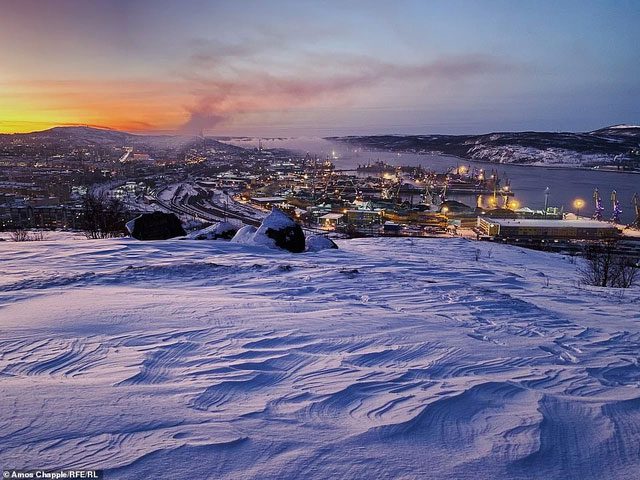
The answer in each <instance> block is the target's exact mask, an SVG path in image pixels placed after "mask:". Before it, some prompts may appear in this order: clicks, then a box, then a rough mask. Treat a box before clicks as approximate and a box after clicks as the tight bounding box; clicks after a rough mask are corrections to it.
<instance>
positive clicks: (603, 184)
mask: <svg viewBox="0 0 640 480" xmlns="http://www.w3.org/2000/svg"><path fill="white" fill-rule="evenodd" d="M257 142H258V140H257V139H245V140H242V141H234V142H232V143H234V144H236V145H239V146H244V147H248V146H251V145H254V144H255V145H257ZM262 145H263V147H264V148H288V149H291V150H296V151H299V152H305V153H306V152H311V153H314V154H316V155H318V156H320V158H325V157H327V156H329V157H331V158H332V161H333V162H334V163H335V165H336V168H337V169H349V168H355V167H357V166H358V165H359V164H366V163H368V162H374V161H377V160H382V161H384V162H387V163H389V164H392V165H421V166H422V167H424V168H427V169H432V170H435V171H438V172H443V171H445V170H446V169H447V168H449V167H455V166H456V165H470V166H471V167H476V168H483V169H485V171H489V172H490V171H491V170H492V169H494V170H496V171H497V172H498V175H499V176H500V177H501V178H504V177H506V178H508V179H509V180H510V181H511V187H512V189H513V191H514V192H515V198H516V199H517V200H518V201H519V202H520V204H521V205H526V206H528V207H530V208H533V209H539V208H542V207H543V206H544V200H545V199H544V194H545V189H546V188H547V187H549V205H551V206H557V207H563V208H564V211H565V212H574V211H575V209H574V207H573V201H574V200H575V199H576V198H581V199H583V200H584V201H585V206H584V207H583V208H582V210H581V211H580V214H581V215H588V216H590V215H591V214H592V213H593V192H594V190H595V189H596V188H598V190H599V192H600V194H601V195H602V199H603V205H604V207H605V213H604V214H605V218H606V219H609V218H611V214H612V206H611V201H610V197H611V192H612V191H613V190H616V192H617V195H618V200H619V201H620V206H621V208H622V215H621V219H622V222H623V223H625V224H628V223H631V222H632V221H633V220H634V218H635V213H634V208H633V195H634V193H636V192H638V194H640V175H638V174H633V173H622V172H607V171H598V170H587V169H568V168H547V167H537V166H536V167H534V166H527V165H511V164H492V163H487V162H477V161H476V162H474V161H470V160H466V159H461V158H456V157H451V156H445V155H439V154H411V153H403V154H400V155H398V154H396V153H393V152H384V151H354V150H352V149H350V148H349V147H348V146H346V145H342V144H338V143H333V142H329V141H327V140H325V139H322V138H289V139H282V138H281V139H263V140H262ZM451 198H454V199H456V200H460V201H462V202H464V203H467V204H468V205H474V204H475V199H474V198H473V197H469V196H456V195H452V196H451Z"/></svg>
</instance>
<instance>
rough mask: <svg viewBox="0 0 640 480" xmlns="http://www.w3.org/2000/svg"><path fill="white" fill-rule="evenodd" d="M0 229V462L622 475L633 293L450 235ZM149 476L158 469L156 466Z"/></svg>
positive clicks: (307, 472) (631, 465) (633, 431)
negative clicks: (119, 235) (307, 248)
mask: <svg viewBox="0 0 640 480" xmlns="http://www.w3.org/2000/svg"><path fill="white" fill-rule="evenodd" d="M338 243H339V246H340V249H339V250H324V251H321V252H318V253H302V254H289V253H286V252H282V251H276V250H271V249H268V248H262V247H259V246H246V245H239V244H234V243H228V242H222V241H189V240H169V241H158V242H138V241H135V240H132V239H113V240H100V241H88V240H82V239H73V238H71V237H68V236H61V237H52V239H51V240H48V241H44V242H29V243H12V242H0V271H2V275H1V276H0V412H1V413H0V422H1V425H2V430H1V432H0V437H1V440H0V465H2V466H6V467H9V466H10V467H16V468H56V467H66V468H99V469H105V470H106V473H107V478H110V479H112V478H113V479H115V478H143V477H145V475H146V476H149V475H150V474H160V473H161V475H162V476H163V477H166V478H228V479H237V478H244V479H248V478H256V479H258V478H259V479H265V478H274V479H275V478H278V479H282V478H305V479H316V478H317V479H326V478H406V479H409V478H415V479H418V478H419V479H425V478H457V479H464V478H473V479H480V478H491V479H496V478H504V479H548V478H563V479H596V478H620V479H622V478H625V479H626V478H633V477H634V475H636V474H637V472H638V471H639V470H640V441H639V440H640V359H639V356H638V355H639V352H640V315H639V314H638V312H639V311H640V308H639V307H640V289H639V288H638V287H636V288H633V289H630V290H628V291H625V292H624V293H621V292H619V291H615V290H611V289H599V288H591V287H589V288H587V287H581V286H579V285H578V284H577V283H576V279H577V275H576V265H575V264H574V263H573V262H572V261H571V259H569V258H567V257H563V256H561V255H555V254H547V253H541V252H534V251H528V250H522V249H519V248H515V247H509V246H501V245H494V244H488V243H486V244H485V243H472V242H469V241H466V240H462V239H447V240H437V239H366V240H350V241H341V242H338ZM159 472H160V473H159Z"/></svg>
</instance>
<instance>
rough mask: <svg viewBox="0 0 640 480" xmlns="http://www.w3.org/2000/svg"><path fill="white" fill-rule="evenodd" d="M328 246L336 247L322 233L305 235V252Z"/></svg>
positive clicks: (317, 250) (327, 247) (336, 246)
mask: <svg viewBox="0 0 640 480" xmlns="http://www.w3.org/2000/svg"><path fill="white" fill-rule="evenodd" d="M329 248H338V245H336V244H335V242H334V241H333V240H331V239H330V238H329V237H325V236H324V235H311V236H309V237H307V252H319V251H320V250H327V249H329Z"/></svg>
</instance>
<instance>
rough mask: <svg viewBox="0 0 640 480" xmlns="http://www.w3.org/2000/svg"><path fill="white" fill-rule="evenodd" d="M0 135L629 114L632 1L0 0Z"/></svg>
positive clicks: (623, 117) (338, 130)
mask: <svg viewBox="0 0 640 480" xmlns="http://www.w3.org/2000/svg"><path fill="white" fill-rule="evenodd" d="M0 45H1V48H0V132H16V131H33V130H42V129H45V128H49V127H52V126H56V125H73V124H89V125H96V126H103V127H109V128H116V129H122V130H128V131H132V132H189V133H192V132H198V131H200V130H201V129H202V130H204V131H205V132H207V133H209V134H213V135H216V134H217V135H229V134H231V135H329V134H356V133H479V132H487V131H496V130H574V131H582V130H590V129H595V128H598V127H601V126H605V125H609V124H614V123H640V47H639V46H640V1H638V0H628V1H625V0H615V1H613V0H612V1H604V0H603V1H585V0H582V1H562V0H555V1H542V0H537V1H513V0H509V1H507V0H505V1H498V0H496V1H489V0H486V1H480V0H478V1H473V2H472V1H450V0H449V1H427V0H418V1H402V0H394V1H388V0H386V1H375V0H368V1H347V0H342V1H334V2H332V1H308V2H307V1H300V0H298V1H291V2H289V1H278V0H264V1H255V2H254V1H248V0H247V1H245V0H236V1H196V0H192V1H185V0H180V1H178V0H175V1H168V0H131V1H125V0H120V1H118V0H111V1H108V0H103V1H100V0H95V1H88V0H0Z"/></svg>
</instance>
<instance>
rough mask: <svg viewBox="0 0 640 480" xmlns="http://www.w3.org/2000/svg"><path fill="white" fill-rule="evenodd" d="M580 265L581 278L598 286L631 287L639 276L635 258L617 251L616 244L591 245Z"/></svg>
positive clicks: (586, 282) (589, 283)
mask: <svg viewBox="0 0 640 480" xmlns="http://www.w3.org/2000/svg"><path fill="white" fill-rule="evenodd" d="M584 257H585V258H584V262H583V263H582V265H581V266H580V267H579V272H580V276H581V280H582V282H583V283H585V284H587V285H594V286H597V287H614V288H629V287H630V286H631V285H633V284H634V282H635V280H636V279H637V278H638V271H639V269H638V267H637V266H636V265H635V264H634V262H633V260H632V259H631V258H629V257H627V256H625V255H621V254H620V253H618V252H617V251H616V248H615V244H613V243H609V244H606V245H594V246H591V247H589V248H588V249H587V250H586V252H585V256H584Z"/></svg>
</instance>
